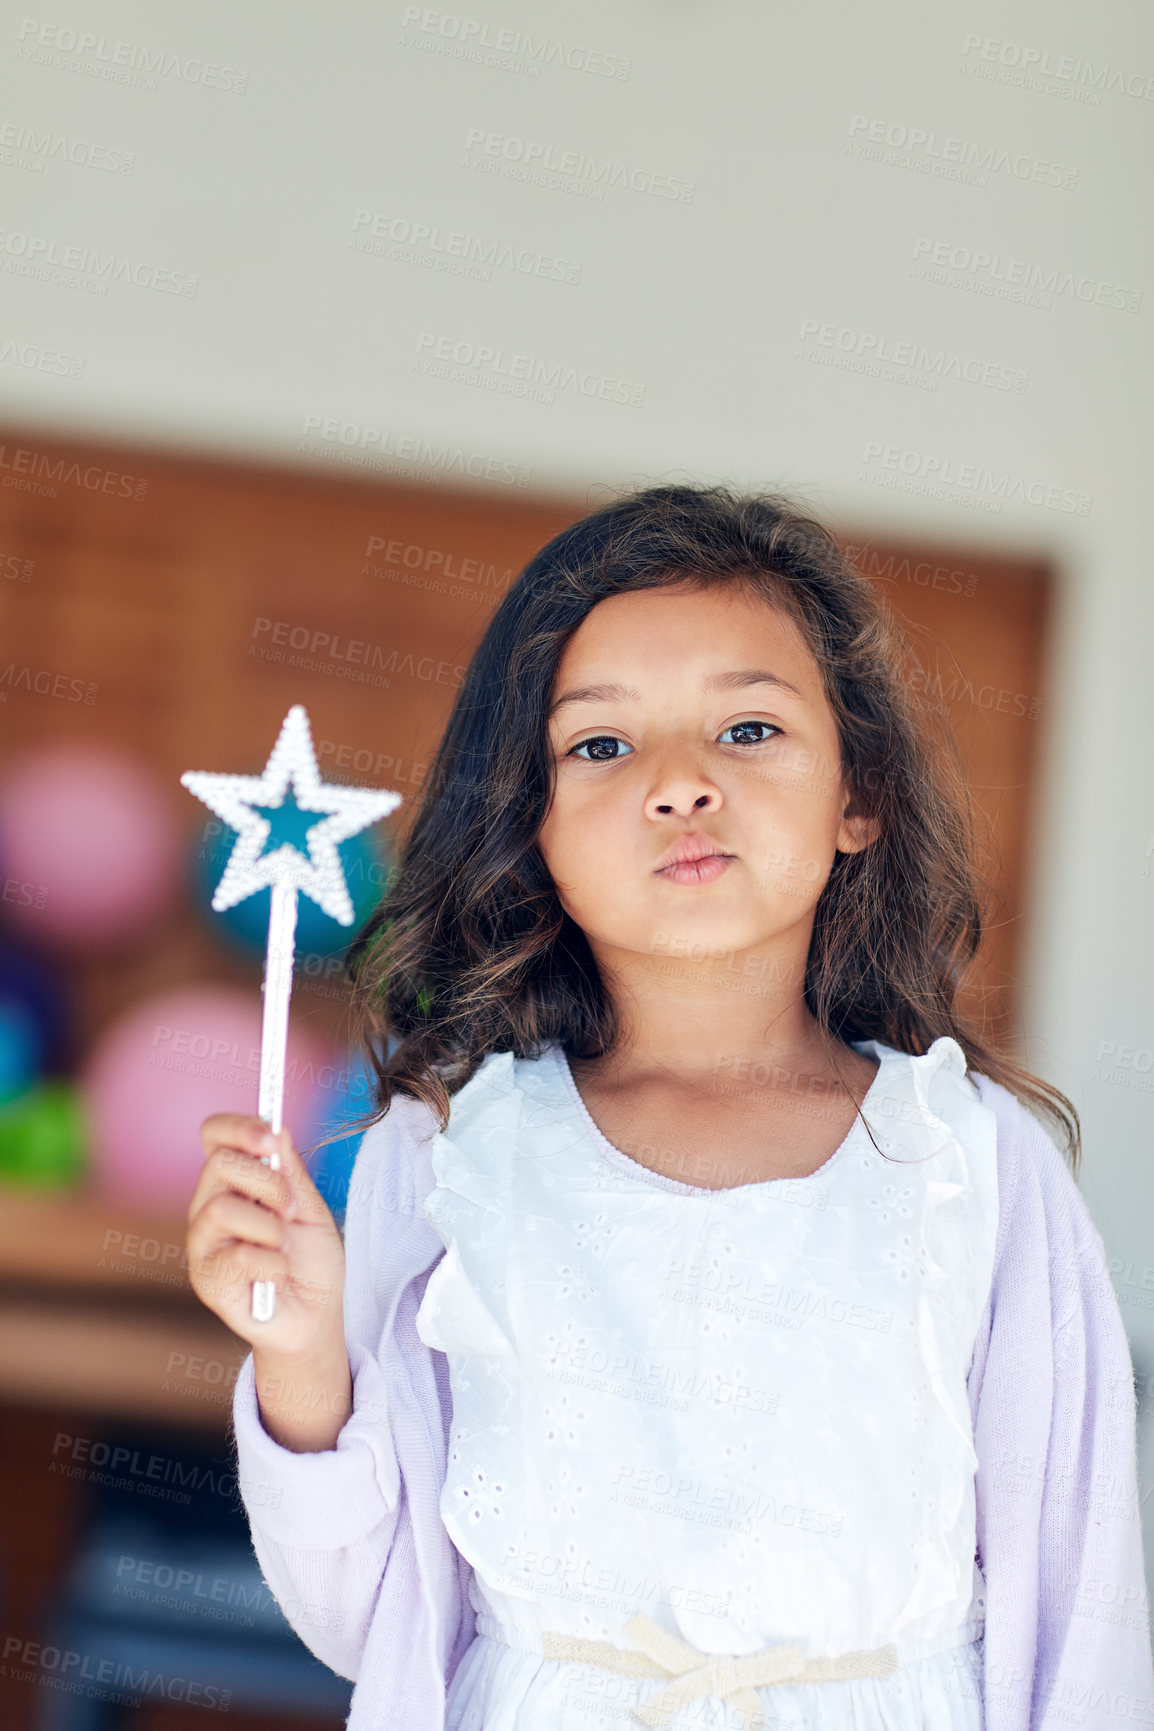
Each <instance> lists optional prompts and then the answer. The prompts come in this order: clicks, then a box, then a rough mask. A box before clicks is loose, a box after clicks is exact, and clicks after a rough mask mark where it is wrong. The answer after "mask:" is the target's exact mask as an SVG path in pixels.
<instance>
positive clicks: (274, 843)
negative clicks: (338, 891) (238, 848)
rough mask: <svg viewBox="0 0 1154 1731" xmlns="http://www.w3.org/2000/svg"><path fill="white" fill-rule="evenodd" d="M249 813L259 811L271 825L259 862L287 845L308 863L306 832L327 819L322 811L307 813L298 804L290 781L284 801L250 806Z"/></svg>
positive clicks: (294, 789)
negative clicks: (250, 810)
mask: <svg viewBox="0 0 1154 1731" xmlns="http://www.w3.org/2000/svg"><path fill="white" fill-rule="evenodd" d="M252 810H253V811H258V812H259V813H260V815H261V816H262V817H263V818H265V819H266V820H267V822H268V824H269V825H270V828H269V833H268V839H267V841H266V842H265V844H264V847H263V848H262V849H261V851H260V856H259V857H260V858H261V859H263V858H264V856H265V855H266V854H270V853H275V852H276V850H277V848H278V847H284V846H285V845H286V844H287V845H288V846H289V847H291V848H294V849H295V850H296V851H297V853H300V854H303V855H304V858H305V859H306V860H308V858H309V844H308V832H309V830H310V829H315V828H316V826H317V824H318V823H323V822H324V819H325V817H326V816H327V813H325V812H323V811H306V810H305V809H304V807H303V806H300V805H298V804H297V801H296V788H295V787H294V786H293V784H292V783H291V782H290V784H289V786H288V787H286V788H285V795H284V799H283V800H282V801H281V803H280V805H253V807H252Z"/></svg>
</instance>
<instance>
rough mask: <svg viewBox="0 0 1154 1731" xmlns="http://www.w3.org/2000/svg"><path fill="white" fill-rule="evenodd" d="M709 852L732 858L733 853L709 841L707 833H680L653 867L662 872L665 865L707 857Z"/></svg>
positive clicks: (680, 863) (679, 863)
mask: <svg viewBox="0 0 1154 1731" xmlns="http://www.w3.org/2000/svg"><path fill="white" fill-rule="evenodd" d="M710 854H722V855H724V857H725V858H726V859H732V858H733V855H732V854H730V853H727V852H726V850H725V849H724V848H723V847H721V846H719V845H718V843H717V842H715V841H710V839H709V837H708V836H707V835H680V836H678V838H677V840H676V841H675V842H674V844H673V846H672V847H671V848H667V849H666V851H665V853H663V854H662V856H661V858H660V859H659V860H658V862H657V864H656V865H655V866H654V868H653V869H654V871H658V872H662V871H664V870H665V869H666V867H667V866H673V865H682V864H684V863H686V862H688V861H691V860H695V859H708V858H709V856H710Z"/></svg>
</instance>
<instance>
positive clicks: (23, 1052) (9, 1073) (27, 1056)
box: [0, 989, 44, 1105]
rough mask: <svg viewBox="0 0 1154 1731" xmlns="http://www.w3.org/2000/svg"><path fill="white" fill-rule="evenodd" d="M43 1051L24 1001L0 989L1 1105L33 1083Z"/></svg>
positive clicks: (30, 1013)
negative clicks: (9, 995)
mask: <svg viewBox="0 0 1154 1731" xmlns="http://www.w3.org/2000/svg"><path fill="white" fill-rule="evenodd" d="M43 1053H44V1048H43V1042H42V1041H41V1038H40V1029H39V1028H38V1027H37V1025H36V1019H35V1017H34V1016H33V1014H32V1012H31V1010H30V1009H29V1008H28V1006H27V1004H22V1003H21V1002H20V1000H19V998H10V997H7V996H6V995H5V993H4V992H3V990H2V989H0V1105H2V1104H3V1103H4V1101H6V1100H12V1099H14V1098H15V1097H16V1095H17V1094H23V1093H25V1092H26V1091H27V1090H28V1089H29V1088H30V1087H31V1086H32V1084H33V1082H34V1081H35V1080H36V1077H37V1075H38V1074H39V1072H40V1066H41V1063H42V1061H43Z"/></svg>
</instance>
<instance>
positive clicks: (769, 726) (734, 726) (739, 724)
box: [722, 717, 781, 745]
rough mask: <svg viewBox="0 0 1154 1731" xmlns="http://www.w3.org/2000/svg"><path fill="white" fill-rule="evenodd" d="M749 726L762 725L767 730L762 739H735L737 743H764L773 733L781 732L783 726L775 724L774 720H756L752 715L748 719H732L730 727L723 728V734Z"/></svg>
mask: <svg viewBox="0 0 1154 1731" xmlns="http://www.w3.org/2000/svg"><path fill="white" fill-rule="evenodd" d="M748 727H760V728H763V729H765V730H767V731H765V732H763V734H762V737H761V738H760V739H738V740H735V741H734V744H735V745H764V744H765V742H766V740H767V739H768V738H769V737H770V735H771V734H774V733H780V732H781V728H780V727H777V726H775V724H774V723H773V722H772V721H755V720H753V719H752V717H751V718H750V720H748V721H732V722H730V724H729V726H728V727H726V728H723V729H722V732H723V734H724V733H735V732H737V731H738V730H740V729H743V728H748Z"/></svg>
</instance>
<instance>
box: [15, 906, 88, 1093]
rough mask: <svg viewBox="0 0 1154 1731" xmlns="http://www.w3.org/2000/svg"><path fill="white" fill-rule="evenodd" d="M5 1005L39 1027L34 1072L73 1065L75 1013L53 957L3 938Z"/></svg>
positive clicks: (37, 1028) (68, 1067)
mask: <svg viewBox="0 0 1154 1731" xmlns="http://www.w3.org/2000/svg"><path fill="white" fill-rule="evenodd" d="M5 1007H6V1008H7V1009H8V1010H9V1012H10V1014H12V1015H13V1016H14V1017H17V1018H19V1017H24V1018H27V1020H28V1021H30V1022H31V1023H32V1024H33V1025H34V1027H35V1059H34V1074H37V1075H38V1074H39V1073H40V1072H41V1071H44V1070H47V1071H64V1070H68V1071H70V1070H71V1069H72V1068H73V1051H72V1045H73V1025H72V1014H71V1006H70V1003H69V1000H68V994H67V991H66V987H65V982H64V977H63V974H62V973H61V971H60V969H59V967H58V966H57V964H56V962H55V961H54V959H53V958H52V957H50V956H46V955H38V954H37V953H36V951H35V950H34V949H29V948H27V947H26V946H25V945H23V944H18V943H16V942H14V941H13V940H12V939H11V938H7V939H0V1009H3V1008H5ZM2 1070H3V1062H2V1061H0V1071H2ZM0 1097H2V1090H0Z"/></svg>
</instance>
